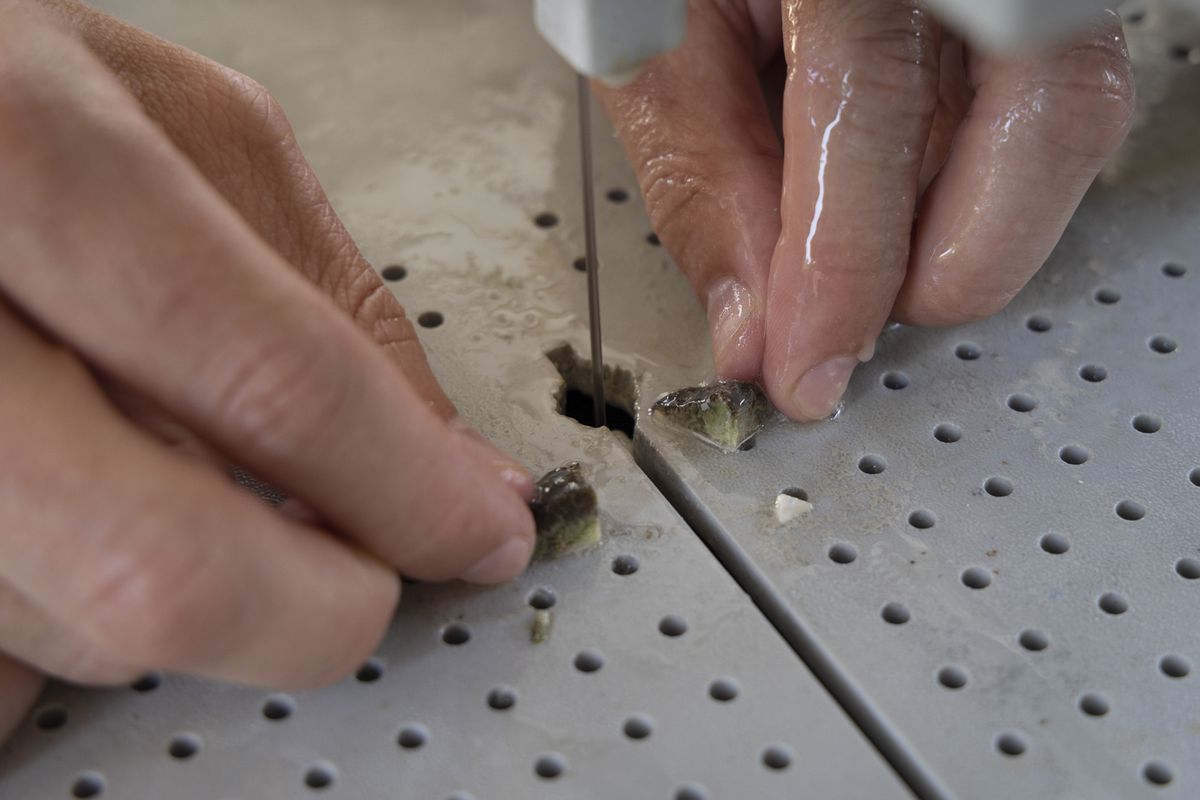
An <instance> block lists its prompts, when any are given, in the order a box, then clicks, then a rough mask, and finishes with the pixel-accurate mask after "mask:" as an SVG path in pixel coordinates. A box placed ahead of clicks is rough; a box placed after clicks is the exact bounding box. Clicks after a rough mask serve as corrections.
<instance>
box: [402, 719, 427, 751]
mask: <svg viewBox="0 0 1200 800" xmlns="http://www.w3.org/2000/svg"><path fill="white" fill-rule="evenodd" d="M428 740H429V732H428V731H426V730H425V728H424V726H421V725H406V726H404V727H403V728H402V729H401V730H400V733H399V735H397V736H396V744H398V745H400V746H401V747H403V748H404V749H405V750H416V749H417V748H418V747H424V746H425V742H427V741H428Z"/></svg>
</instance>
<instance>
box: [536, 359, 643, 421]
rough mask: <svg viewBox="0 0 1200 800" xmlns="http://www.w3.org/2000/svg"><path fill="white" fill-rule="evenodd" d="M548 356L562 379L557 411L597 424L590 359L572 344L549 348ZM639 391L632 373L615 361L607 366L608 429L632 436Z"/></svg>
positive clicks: (557, 398)
mask: <svg viewBox="0 0 1200 800" xmlns="http://www.w3.org/2000/svg"><path fill="white" fill-rule="evenodd" d="M546 358H548V359H550V363H551V364H553V365H554V368H555V369H556V370H558V374H559V375H561V376H562V379H563V382H562V384H561V385H560V387H559V388H558V392H557V395H556V400H557V403H558V412H559V413H560V414H562V415H563V416H566V417H570V418H571V419H573V420H575V421H576V422H578V423H580V424H581V425H586V426H587V427H589V428H595V427H598V426H597V425H596V414H595V404H594V403H593V401H592V388H593V387H592V382H593V375H592V362H591V360H590V359H585V358H583V357H581V356H580V355H579V354H578V353H576V352H575V348H573V347H571V346H570V345H569V344H564V345H561V346H559V347H556V348H554V349H553V350H550V351H548V352H547V353H546ZM637 394H638V387H637V381H636V380H635V379H634V376H633V373H632V372H630V371H629V370H628V369H625V368H624V367H619V366H615V365H613V364H605V365H604V413H605V416H606V420H605V421H606V423H607V425H606V427H607V428H608V429H609V430H611V431H617V432H619V433H622V434H624V435H625V436H627V437H629V438H630V439H632V438H633V430H634V428H635V427H636V425H637V418H636V417H635V416H634V409H636V408H637Z"/></svg>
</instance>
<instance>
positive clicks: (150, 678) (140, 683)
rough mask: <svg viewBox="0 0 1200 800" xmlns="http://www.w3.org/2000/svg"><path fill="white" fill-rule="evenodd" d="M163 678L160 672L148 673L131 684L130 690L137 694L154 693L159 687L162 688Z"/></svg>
mask: <svg viewBox="0 0 1200 800" xmlns="http://www.w3.org/2000/svg"><path fill="white" fill-rule="evenodd" d="M162 681H163V676H162V673H160V672H148V673H146V674H145V675H143V676H142V677H140V678H138V679H137V680H136V681H134V682H133V683H131V684H129V688H130V689H133V690H134V691H135V692H140V693H143V694H144V693H146V692H153V691H154V690H155V689H157V688H158V687H159V686H162Z"/></svg>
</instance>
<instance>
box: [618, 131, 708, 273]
mask: <svg viewBox="0 0 1200 800" xmlns="http://www.w3.org/2000/svg"><path fill="white" fill-rule="evenodd" d="M713 163H719V162H716V161H714V160H711V159H709V158H707V157H705V156H703V155H702V154H699V153H696V152H679V151H667V152H665V153H658V154H655V155H651V156H649V157H647V158H643V159H641V160H640V161H639V163H638V165H637V166H638V169H637V172H638V175H639V177H640V184H641V191H642V197H643V198H644V199H645V201H646V212H647V214H649V216H650V225H651V227H652V228H653V229H654V230H655V231H658V233H659V235H661V236H663V237H664V238H667V239H672V238H677V239H678V240H679V241H683V242H686V241H688V239H689V237H687V236H685V235H681V236H679V237H674V236H673V235H672V234H673V232H674V231H675V230H676V228H678V229H680V231H681V232H686V231H687V230H688V229H689V227H690V222H691V221H694V219H695V218H696V217H697V214H698V212H699V211H700V210H701V207H702V206H703V205H704V204H705V203H706V202H707V201H708V199H709V198H710V197H711V196H712V195H713V190H712V188H711V186H710V185H709V183H708V181H707V180H706V179H705V178H704V177H703V176H705V175H706V174H709V171H710V170H711V164H713ZM681 255H682V254H681ZM685 260H686V259H685Z"/></svg>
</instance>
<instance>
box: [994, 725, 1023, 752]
mask: <svg viewBox="0 0 1200 800" xmlns="http://www.w3.org/2000/svg"><path fill="white" fill-rule="evenodd" d="M996 749H997V750H999V751H1000V752H1001V753H1003V754H1004V755H1006V756H1013V757H1016V756H1019V755H1022V754H1024V752H1025V751H1026V750H1027V749H1029V745H1028V744H1027V743H1026V742H1025V737H1024V736H1022V735H1021V734H1019V733H1016V732H1013V731H1009V732H1007V733H1002V734H1000V735H999V736H997V737H996Z"/></svg>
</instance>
